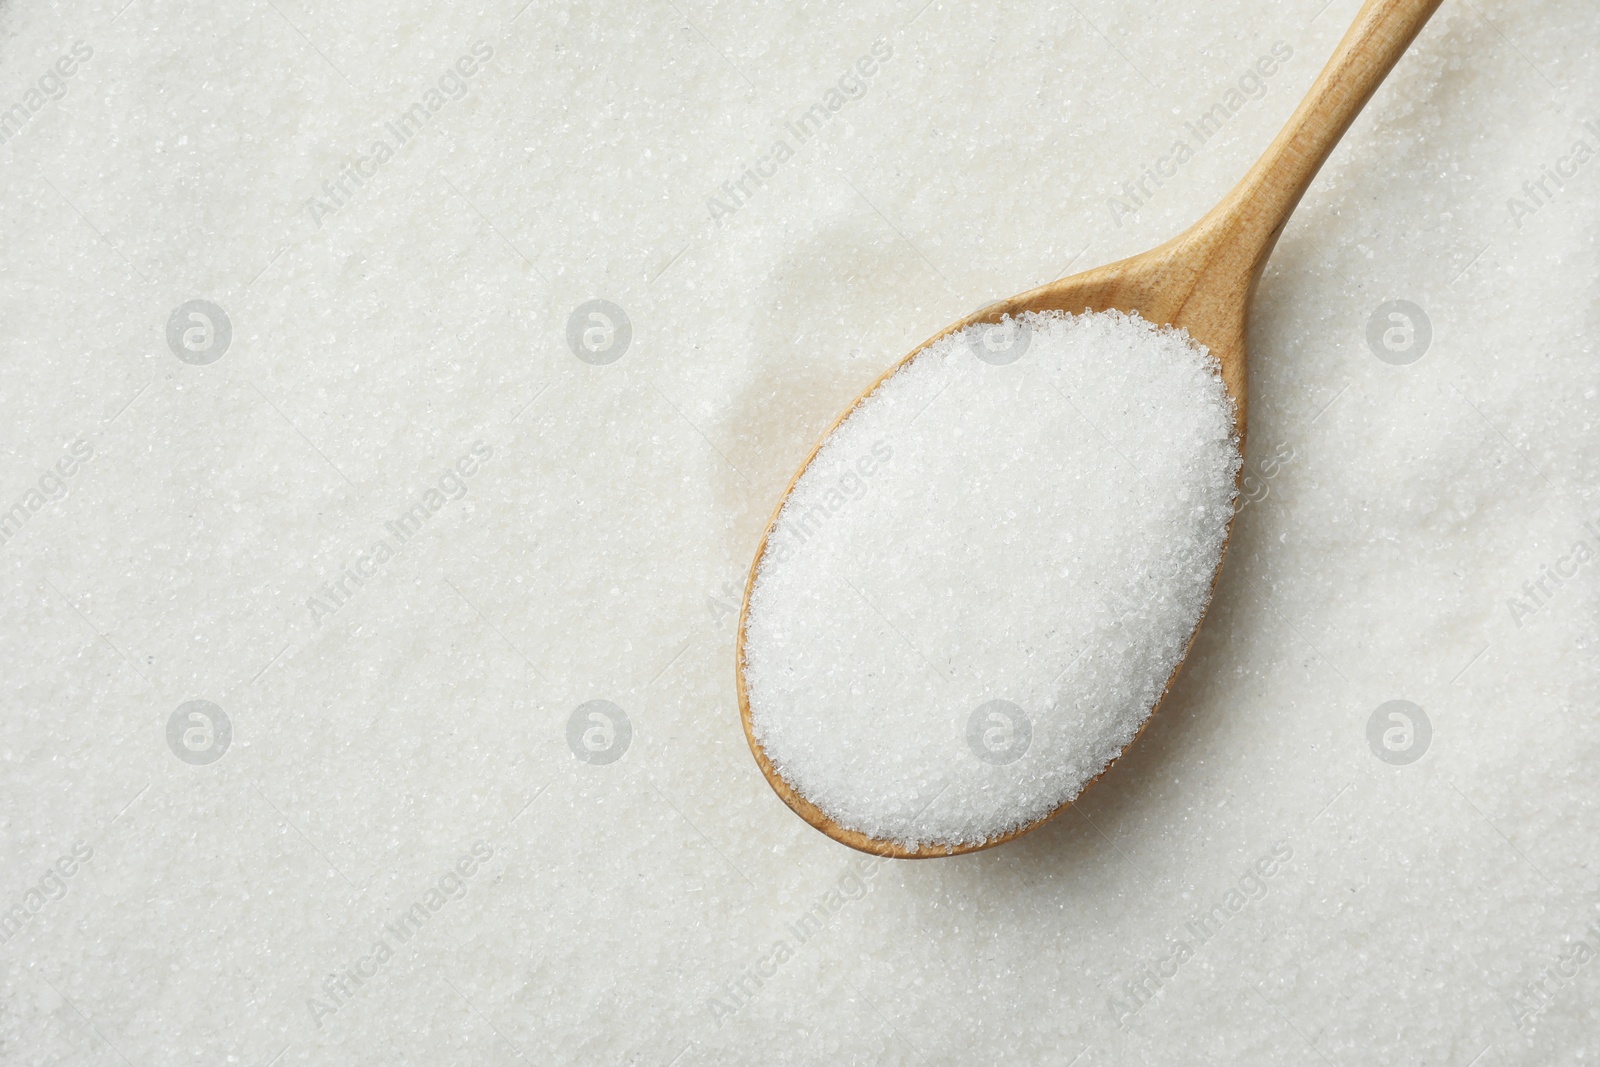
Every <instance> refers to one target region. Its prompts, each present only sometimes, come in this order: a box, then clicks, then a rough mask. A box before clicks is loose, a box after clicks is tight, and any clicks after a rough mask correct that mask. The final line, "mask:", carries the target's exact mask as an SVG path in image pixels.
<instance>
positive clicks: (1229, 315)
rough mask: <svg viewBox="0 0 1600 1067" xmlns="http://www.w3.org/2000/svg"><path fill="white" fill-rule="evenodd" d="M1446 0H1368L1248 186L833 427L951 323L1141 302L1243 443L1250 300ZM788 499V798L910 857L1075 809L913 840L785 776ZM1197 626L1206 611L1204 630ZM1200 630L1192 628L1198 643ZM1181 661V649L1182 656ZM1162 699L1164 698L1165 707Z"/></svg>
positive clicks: (1053, 290)
mask: <svg viewBox="0 0 1600 1067" xmlns="http://www.w3.org/2000/svg"><path fill="white" fill-rule="evenodd" d="M1440 3H1441V0H1367V3H1365V4H1364V5H1363V6H1362V8H1361V10H1360V12H1359V13H1358V14H1357V15H1356V18H1355V21H1354V22H1353V23H1352V24H1351V26H1350V28H1349V30H1348V31H1347V32H1346V33H1345V35H1344V37H1343V39H1342V40H1341V41H1340V42H1339V45H1338V47H1337V48H1336V49H1335V50H1334V53H1333V56H1332V58H1330V59H1329V60H1328V63H1327V65H1326V66H1325V67H1323V69H1322V72H1321V73H1320V74H1319V75H1318V76H1317V79H1316V81H1315V82H1314V83H1313V84H1312V86H1311V89H1310V91H1309V92H1308V93H1307V94H1306V96H1305V99H1304V100H1302V101H1301V103H1300V106H1299V107H1298V108H1296V109H1295V112H1294V114H1293V115H1292V116H1291V117H1290V119H1289V121H1288V123H1287V124H1286V125H1285V126H1284V128H1283V129H1282V131H1280V132H1279V134H1278V135H1277V137H1276V138H1275V139H1274V140H1273V141H1272V143H1271V144H1270V145H1269V146H1268V147H1267V150H1266V151H1265V152H1264V153H1262V155H1261V157H1260V158H1259V159H1258V160H1257V161H1256V163H1255V165H1254V166H1252V167H1251V168H1250V170H1249V171H1248V173H1246V174H1245V176H1244V178H1243V179H1242V180H1241V181H1240V182H1239V183H1238V185H1236V186H1235V187H1234V188H1233V190H1232V191H1231V192H1229V193H1228V195H1227V196H1225V197H1223V199H1222V200H1221V202H1220V203H1218V204H1217V205H1216V206H1215V207H1213V208H1212V209H1211V210H1210V211H1208V212H1207V213H1206V214H1205V215H1204V216H1203V217H1202V218H1201V219H1200V220H1199V221H1198V222H1196V223H1195V224H1194V225H1193V226H1191V227H1189V229H1187V230H1185V231H1184V232H1183V233H1181V234H1179V235H1178V236H1176V237H1174V238H1172V239H1171V240H1170V241H1167V242H1166V243H1165V244H1162V245H1160V246H1158V247H1156V248H1153V249H1151V250H1150V251H1148V252H1144V253H1141V254H1140V255H1137V256H1133V257H1131V258H1128V259H1123V260H1119V261H1118V262H1115V263H1110V264H1107V265H1105V266H1102V267H1096V268H1094V269H1092V270H1087V271H1084V272H1083V273H1081V274H1075V275H1073V276H1071V277H1068V278H1064V279H1061V280H1059V281H1054V282H1050V283H1048V284H1046V285H1042V286H1039V287H1038V288H1036V289H1031V290H1029V291H1027V292H1025V293H1021V294H1019V295H1017V296H1014V297H1011V298H1010V299H1008V300H1003V301H1000V302H998V303H996V304H992V305H990V306H989V307H986V308H984V309H983V310H982V311H979V312H976V313H974V314H972V315H969V316H967V317H966V318H964V319H962V320H961V321H959V322H956V323H954V324H952V325H951V326H949V327H947V328H946V329H944V330H941V331H940V332H939V333H938V334H936V335H935V336H933V337H931V338H929V339H928V340H927V341H926V342H924V343H923V344H921V345H919V346H918V347H917V348H916V349H914V350H913V351H912V352H911V353H910V354H908V355H907V356H906V357H905V359H903V360H901V361H900V363H897V364H896V365H895V366H894V367H892V368H890V369H889V370H888V371H887V372H885V373H884V375H883V376H882V377H880V378H879V379H878V380H877V381H875V382H874V383H873V384H872V386H870V387H869V388H868V389H867V390H866V391H865V392H863V393H862V394H861V398H858V399H857V400H856V401H855V402H853V403H852V404H851V406H850V408H847V409H846V411H845V412H844V413H843V414H841V415H840V416H839V418H838V419H837V420H835V422H834V423H833V425H832V426H831V427H830V428H829V431H828V433H829V434H831V433H832V432H833V431H834V430H835V429H837V428H838V427H839V425H840V424H841V423H843V422H844V420H845V419H846V418H847V417H848V416H849V415H850V413H851V411H852V410H854V408H855V406H856V405H857V404H859V403H861V399H862V398H865V397H866V396H867V395H869V394H870V393H872V391H873V390H874V389H876V388H877V387H878V386H879V385H880V384H881V383H882V382H883V381H884V380H885V379H887V378H888V377H889V376H890V375H892V374H894V373H895V371H896V370H898V369H899V368H900V366H901V365H903V364H904V363H905V362H906V361H908V360H910V359H912V358H913V357H914V356H916V355H917V353H919V352H921V351H922V350H923V349H925V348H927V347H928V346H929V345H931V344H933V343H934V342H935V341H938V340H939V339H940V338H943V337H944V336H946V335H947V334H950V333H952V332H955V331H958V330H962V329H965V328H966V327H968V326H971V325H974V324H977V323H997V322H999V321H1000V320H1001V318H1002V317H1003V316H1006V315H1011V316H1016V315H1020V314H1022V313H1024V312H1029V311H1034V312H1043V311H1059V312H1066V313H1070V314H1076V313H1079V312H1084V311H1108V310H1117V311H1123V312H1135V311H1136V312H1137V313H1138V314H1139V315H1141V316H1143V317H1144V318H1145V319H1147V320H1148V321H1150V322H1152V323H1156V324H1161V325H1170V326H1174V327H1181V328H1183V329H1186V330H1187V331H1188V333H1189V335H1190V337H1192V338H1193V339H1194V340H1195V341H1197V342H1199V343H1200V344H1203V345H1205V346H1206V347H1207V348H1208V349H1209V350H1210V352H1211V354H1212V355H1213V356H1214V357H1215V358H1216V359H1217V361H1218V363H1219V365H1220V366H1219V370H1220V374H1221V378H1222V382H1223V385H1224V387H1225V388H1226V390H1227V393H1228V395H1229V396H1230V397H1231V398H1232V400H1233V403H1234V418H1235V427H1236V430H1237V434H1238V441H1239V447H1240V449H1241V451H1242V450H1243V447H1244V436H1245V425H1246V415H1247V411H1248V407H1247V397H1248V390H1247V387H1246V380H1247V375H1246V358H1245V332H1246V326H1247V324H1248V321H1249V313H1250V305H1251V300H1252V297H1253V296H1254V294H1255V290H1256V284H1257V282H1258V281H1259V280H1260V278H1261V273H1262V270H1263V268H1264V267H1265V266H1266V262H1267V258H1268V257H1269V256H1270V255H1271V253H1272V250H1273V247H1274V246H1275V245H1276V244H1277V241H1278V237H1279V235H1280V234H1282V232H1283V228H1284V225H1285V224H1286V223H1287V222H1288V220H1289V216H1290V214H1291V213H1293V211H1294V209H1295V207H1296V206H1297V205H1298V204H1299V202H1300V198H1301V197H1302V196H1303V195H1304V194H1305V191H1306V189H1307V187H1308V186H1309V185H1310V184H1311V181H1312V179H1313V178H1315V177H1316V174H1317V171H1318V170H1319V169H1320V168H1321V166H1322V164H1323V162H1324V161H1325V160H1326V159H1327V158H1328V155H1329V153H1331V152H1332V151H1333V148H1334V146H1335V145H1337V144H1338V143H1339V139H1340V138H1341V137H1342V136H1343V135H1344V132H1345V130H1347V129H1348V128H1349V127H1350V124H1351V122H1353V121H1354V120H1355V117H1356V116H1357V115H1358V114H1359V113H1360V112H1361V109H1362V107H1363V106H1365V104H1366V102H1367V101H1368V99H1370V98H1371V96H1372V94H1373V93H1374V92H1375V91H1376V90H1377V88H1378V86H1379V85H1380V84H1381V83H1382V82H1383V79H1384V78H1385V77H1386V76H1387V75H1388V73H1389V71H1390V70H1391V69H1392V68H1393V67H1394V65H1395V63H1396V62H1398V61H1399V59H1400V57H1401V56H1402V55H1403V54H1404V52H1405V50H1406V48H1407V47H1408V46H1409V45H1410V43H1411V41H1412V40H1413V39H1414V38H1415V37H1416V35H1417V33H1418V32H1419V31H1420V30H1421V29H1422V27H1423V25H1424V24H1425V23H1426V22H1427V21H1428V19H1429V17H1430V16H1431V15H1432V14H1433V12H1434V11H1435V10H1436V9H1437V8H1438V7H1439V4H1440ZM826 440H827V435H826V434H825V435H824V436H823V439H822V440H820V441H818V443H817V445H816V446H814V447H813V448H812V450H811V452H810V454H809V455H807V457H806V460H805V462H804V463H802V464H801V466H800V469H799V471H797V472H796V474H795V477H794V478H793V479H791V481H790V483H789V486H788V488H787V489H786V490H785V492H784V499H785V500H786V499H787V498H788V495H789V493H790V492H792V491H793V489H794V486H795V482H796V481H798V480H799V478H800V476H801V474H803V473H804V472H805V470H806V467H807V466H808V465H809V464H810V463H811V461H812V460H813V459H814V458H815V457H816V455H817V452H818V449H820V448H821V447H822V444H823V443H824V442H825V441H826ZM782 507H783V502H782V501H780V503H779V506H778V509H777V510H776V511H775V512H774V514H773V520H772V523H771V524H769V526H768V528H767V532H766V535H764V536H763V538H762V541H761V544H760V547H759V548H758V549H757V551H756V556H755V561H754V563H753V564H752V566H751V570H750V579H749V582H748V583H747V585H746V588H745V596H744V604H743V608H742V610H741V612H740V616H739V633H738V639H737V645H736V657H737V671H738V694H739V711H740V716H741V718H742V719H743V722H744V729H745V736H746V739H747V740H748V741H749V744H750V750H751V752H752V753H753V754H754V756H755V760H756V763H757V765H759V767H760V768H761V771H762V773H763V774H764V775H765V776H766V778H767V781H768V783H769V784H770V785H771V786H772V788H773V790H774V791H775V792H776V793H777V794H778V796H779V797H780V798H782V800H783V802H784V803H785V804H787V805H788V806H789V807H790V808H791V809H793V810H794V812H795V813H796V814H798V815H799V816H800V817H801V818H802V819H804V820H805V821H806V822H808V823H810V824H811V825H812V826H814V827H816V828H817V829H818V830H821V831H822V832H823V833H825V834H827V835H828V836H829V837H831V838H833V839H834V840H836V841H839V842H841V843H843V844H846V845H849V846H850V847H852V848H856V849H859V850H861V851H863V852H868V853H873V854H875V855H880V856H889V857H895V858H906V859H914V858H924V857H932V856H948V855H956V854H960V853H963V852H972V851H976V850H978V849H982V848H990V847H993V846H994V845H998V844H1002V843H1004V842H1006V841H1009V840H1012V839H1014V838H1016V837H1019V836H1021V835H1022V834H1025V833H1027V832H1028V831H1030V830H1033V829H1036V828H1037V827H1039V826H1041V825H1043V824H1044V823H1045V822H1047V821H1049V819H1051V818H1053V817H1054V816H1055V815H1056V814H1059V813H1060V812H1061V811H1062V810H1064V809H1065V808H1066V807H1067V804H1062V805H1061V806H1060V807H1058V808H1056V809H1055V811H1054V812H1051V813H1050V814H1049V815H1046V816H1045V817H1043V818H1040V819H1037V820H1035V821H1033V822H1031V823H1028V824H1027V825H1024V826H1022V827H1019V828H1017V829H1015V830H1012V831H1010V832H1008V833H1005V834H1002V835H1000V836H997V837H992V838H990V839H988V840H985V841H982V842H978V843H968V844H957V845H953V846H946V845H942V844H934V845H915V846H912V845H904V844H901V843H898V842H895V841H888V840H882V839H878V838H874V837H870V836H868V835H866V834H864V833H861V832H859V831H857V830H852V829H849V828H847V827H844V826H841V825H839V824H838V823H836V822H835V821H834V820H833V819H832V818H830V817H829V816H828V815H826V814H825V813H824V812H822V811H821V810H820V809H819V808H818V807H817V806H816V805H815V804H813V803H812V802H811V801H810V800H808V799H807V798H806V797H805V796H804V795H802V794H801V792H800V791H799V790H798V789H796V788H795V786H794V785H793V784H792V783H791V782H789V781H788V780H787V779H785V778H784V776H783V775H782V774H781V773H780V772H779V770H778V769H777V768H776V767H775V766H774V764H773V762H772V761H771V760H770V759H769V758H768V755H767V753H766V752H765V750H764V749H763V747H762V745H761V743H760V742H759V741H758V740H757V737H756V732H755V730H754V728H753V726H752V716H751V708H750V698H749V693H748V690H747V686H746V678H745V671H746V659H745V645H746V633H747V624H748V621H749V616H750V594H751V591H752V590H753V589H754V587H755V584H756V578H757V574H758V571H759V569H760V567H761V565H762V560H763V556H764V555H765V553H766V551H767V547H768V541H769V539H770V537H771V534H772V530H773V525H774V524H776V522H777V520H778V513H779V512H781V511H782ZM1230 530H1231V526H1230ZM1220 566H1221V565H1220V560H1219V563H1218V572H1214V573H1213V574H1212V579H1211V580H1212V587H1213V588H1215V584H1216V577H1217V573H1220ZM1203 614H1204V613H1203V612H1202V616H1201V617H1202V618H1203ZM1198 627H1199V622H1198V621H1197V622H1196V624H1195V628H1196V631H1197V630H1198ZM1193 640H1194V636H1193V633H1192V632H1191V634H1190V637H1189V646H1188V647H1189V648H1192V646H1193ZM1185 656H1187V649H1186V650H1185ZM1181 665H1182V660H1181V659H1180V661H1179V667H1181ZM1176 674H1177V668H1174V669H1173V672H1172V675H1171V676H1169V677H1168V679H1167V682H1166V687H1165V688H1164V689H1163V691H1162V699H1164V698H1165V696H1166V693H1167V692H1168V691H1170V689H1171V685H1172V679H1173V678H1174V677H1176ZM1159 707H1160V701H1159V700H1158V701H1157V703H1156V709H1157V710H1159ZM1146 722H1148V719H1146ZM1124 751H1125V749H1124ZM1102 773H1104V772H1103V771H1102ZM1089 784H1092V781H1091V783H1089ZM1085 788H1087V785H1085Z"/></svg>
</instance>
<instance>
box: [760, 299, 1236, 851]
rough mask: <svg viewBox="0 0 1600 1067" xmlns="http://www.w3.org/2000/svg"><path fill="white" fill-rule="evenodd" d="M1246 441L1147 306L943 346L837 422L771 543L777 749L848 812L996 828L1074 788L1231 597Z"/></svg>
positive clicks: (1031, 815)
mask: <svg viewBox="0 0 1600 1067" xmlns="http://www.w3.org/2000/svg"><path fill="white" fill-rule="evenodd" d="M1239 465H1240V456H1239V450H1238V446H1237V441H1236V437H1235V432H1234V420H1233V404H1232V401H1231V400H1230V399H1229V398H1228V396H1227V393H1226V392H1225V390H1224V388H1223V384H1222V380H1221V378H1220V377H1219V376H1218V372H1217V365H1216V361H1215V360H1214V359H1213V358H1212V357H1211V356H1210V354H1209V353H1208V352H1207V351H1206V350H1205V349H1204V347H1203V346H1200V345H1198V344H1197V343H1195V342H1194V341H1193V340H1192V339H1191V338H1190V337H1189V336H1188V334H1187V333H1185V332H1184V331H1181V330H1174V329H1171V328H1165V327H1157V326H1154V325H1152V324H1151V323H1149V322H1146V321H1145V320H1144V319H1142V318H1140V317H1138V316H1137V315H1124V314H1122V313H1120V312H1100V313H1094V314H1084V315H1076V316H1072V315H1062V314H1060V313H1048V314H1034V313H1027V314H1024V315H1023V316H1021V317H1020V318H1019V319H1015V320H1012V319H1009V318H1008V319H1006V320H1005V321H1004V322H1003V323H1002V324H1000V325H999V326H975V327H969V328H967V329H966V330H963V331H960V332H958V333H955V334H952V335H950V336H947V337H945V338H943V339H941V340H940V341H938V342H937V343H935V344H933V345H931V346H929V347H928V348H927V349H925V350H924V351H923V352H921V353H920V354H918V355H917V356H916V357H915V358H914V359H912V360H911V361H910V362H908V363H906V364H905V365H904V366H902V367H901V368H900V369H899V370H898V371H897V372H896V373H894V374H893V375H891V376H890V377H889V378H888V379H887V380H885V381H884V382H883V383H882V384H881V385H880V386H879V387H878V388H877V389H876V390H874V391H873V392H872V393H871V394H870V395H869V396H868V397H867V398H866V399H865V400H863V401H862V402H861V403H860V404H859V405H858V406H857V407H856V408H855V410H854V411H853V412H852V413H851V414H850V416H849V417H848V418H847V419H846V420H845V421H844V422H843V423H842V424H841V425H840V426H839V427H838V428H837V429H836V430H835V431H834V432H833V433H832V434H831V435H830V436H829V438H828V440H827V441H826V443H825V444H824V445H823V447H822V448H821V449H820V450H819V451H818V453H817V455H816V457H815V459H814V460H813V461H812V463H811V464H810V465H809V466H808V467H807V469H806V470H805V472H804V474H802V476H801V477H800V479H799V481H798V482H797V483H796V485H795V487H794V491H793V492H792V494H791V495H790V497H789V500H788V502H787V504H786V505H785V506H784V508H783V510H782V512H781V513H780V514H779V516H778V520H777V522H776V524H775V525H774V527H773V529H772V531H771V534H770V536H769V538H768V540H767V545H766V550H765V554H764V555H763V558H762V560H761V563H760V566H759V568H758V572H757V577H756V584H755V588H754V590H753V591H752V593H751V599H750V614H749V619H748V624H747V626H748V629H747V636H746V644H745V657H746V658H745V676H746V683H747V688H748V691H749V699H750V706H751V712H752V722H753V726H754V730H755V734H756V737H757V739H758V740H759V741H760V742H761V744H762V746H763V747H764V748H765V750H766V752H767V755H768V756H769V758H770V759H771V760H772V761H773V763H774V765H775V766H776V767H777V768H778V770H779V771H780V773H782V775H783V776H784V778H785V779H787V780H788V781H789V782H790V783H791V784H792V785H794V786H795V787H796V788H797V789H798V790H799V791H800V792H801V793H802V794H803V795H804V796H805V797H807V798H808V799H809V800H811V801H812V802H813V803H814V804H816V805H817V806H818V807H819V808H820V809H822V811H823V812H825V813H826V814H827V815H828V816H829V817H831V818H832V819H834V820H835V821H836V822H838V823H839V824H841V825H843V826H845V827H847V828H850V829H854V830H859V831H861V832H863V833H866V834H868V835H869V836H872V837H875V838H879V839H884V840H892V841H896V842H900V843H902V844H906V845H926V844H932V845H946V846H953V845H957V844H966V843H977V842H981V841H984V840H988V839H990V838H993V837H996V836H998V835H1001V834H1004V833H1006V832H1007V831H1010V830H1014V829H1017V828H1019V827H1021V826H1023V825H1026V824H1027V823H1030V822H1033V821H1034V820H1036V819H1039V818H1041V817H1043V816H1045V815H1047V814H1049V813H1050V812H1051V811H1053V810H1054V809H1056V808H1057V807H1059V806H1060V805H1061V804H1063V803H1064V802H1066V801H1068V800H1071V799H1073V798H1074V797H1076V796H1077V795H1078V793H1079V792H1080V791H1081V790H1082V789H1083V787H1084V785H1085V783H1087V782H1088V781H1089V780H1091V779H1092V778H1094V777H1095V775H1097V774H1099V773H1100V771H1101V770H1103V769H1104V768H1105V766H1106V764H1107V763H1109V762H1110V761H1111V760H1112V759H1114V758H1115V757H1116V756H1117V754H1118V753H1120V752H1121V751H1122V749H1123V748H1124V746H1126V745H1127V744H1128V742H1129V741H1130V740H1132V738H1133V736H1134V734H1135V733H1137V732H1138V729H1139V727H1140V725H1141V724H1142V723H1143V722H1144V721H1145V719H1146V718H1147V717H1148V716H1149V715H1150V712H1151V709H1152V707H1153V706H1154V704H1155V702H1156V701H1157V700H1158V699H1159V698H1160V696H1161V694H1162V692H1163V690H1164V688H1165V686H1166V684H1167V681H1168V679H1169V678H1170V677H1171V675H1172V672H1173V670H1174V668H1175V667H1176V666H1177V664H1178V663H1179V661H1180V660H1181V659H1182V657H1183V654H1184V650H1185V648H1186V647H1187V645H1188V641H1189V637H1190V634H1191V633H1192V632H1193V630H1194V627H1195V624H1196V623H1197V622H1198V620H1199V618H1200V616H1201V614H1202V612H1203V611H1204V610H1205V606H1206V603H1207V600H1208V598H1209V596H1210V592H1211V584H1212V577H1213V574H1214V572H1215V570H1216V567H1217V564H1218V562H1219V560H1220V557H1221V553H1222V547H1223V543H1224V541H1225V539H1226V537H1227V530H1228V523H1229V519H1230V517H1231V515H1232V513H1233V500H1234V495H1235V488H1234V487H1235V478H1236V475H1237V473H1238V470H1239Z"/></svg>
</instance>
